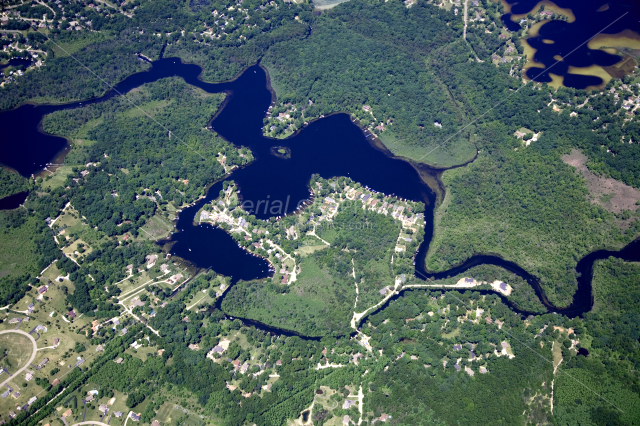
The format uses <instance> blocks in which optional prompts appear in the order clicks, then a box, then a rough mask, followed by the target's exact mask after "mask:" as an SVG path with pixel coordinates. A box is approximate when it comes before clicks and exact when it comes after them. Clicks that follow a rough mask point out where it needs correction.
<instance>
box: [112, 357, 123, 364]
mask: <svg viewBox="0 0 640 426" xmlns="http://www.w3.org/2000/svg"><path fill="white" fill-rule="evenodd" d="M122 361H124V360H123V359H122V358H118V359H116V360H115V361H113V362H115V363H116V364H122Z"/></svg>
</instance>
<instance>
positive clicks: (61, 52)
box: [51, 32, 111, 58]
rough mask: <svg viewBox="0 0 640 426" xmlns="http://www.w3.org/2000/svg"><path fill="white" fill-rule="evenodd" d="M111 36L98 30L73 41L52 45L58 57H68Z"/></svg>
mask: <svg viewBox="0 0 640 426" xmlns="http://www.w3.org/2000/svg"><path fill="white" fill-rule="evenodd" d="M110 38H111V37H109V36H108V35H106V34H105V33H97V32H86V33H85V34H83V37H79V36H77V37H75V38H74V40H73V41H68V42H60V43H57V44H55V45H53V44H52V45H51V49H53V52H54V54H55V56H56V57H60V58H63V57H66V56H69V55H73V54H74V53H76V52H78V51H79V50H81V49H84V48H85V47H87V46H89V45H91V44H95V43H98V42H101V41H106V40H109V39H110Z"/></svg>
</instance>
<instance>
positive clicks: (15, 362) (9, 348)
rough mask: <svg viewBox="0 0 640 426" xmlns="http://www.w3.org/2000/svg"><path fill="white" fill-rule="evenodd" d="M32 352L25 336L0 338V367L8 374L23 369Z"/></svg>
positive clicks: (8, 335) (29, 341)
mask: <svg viewBox="0 0 640 426" xmlns="http://www.w3.org/2000/svg"><path fill="white" fill-rule="evenodd" d="M32 352H33V345H32V344H31V340H29V338H28V337H27V336H23V335H21V334H17V333H16V334H5V335H3V336H0V365H2V366H4V367H7V368H8V369H9V371H10V372H15V371H16V370H18V369H20V368H22V367H24V366H25V365H26V364H27V361H28V360H29V358H30V357H31V354H32Z"/></svg>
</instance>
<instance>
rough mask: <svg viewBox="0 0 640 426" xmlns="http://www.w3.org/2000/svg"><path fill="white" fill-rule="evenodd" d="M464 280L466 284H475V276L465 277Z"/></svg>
mask: <svg viewBox="0 0 640 426" xmlns="http://www.w3.org/2000/svg"><path fill="white" fill-rule="evenodd" d="M464 282H465V284H473V278H465V279H464Z"/></svg>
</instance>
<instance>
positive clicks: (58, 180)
mask: <svg viewBox="0 0 640 426" xmlns="http://www.w3.org/2000/svg"><path fill="white" fill-rule="evenodd" d="M73 167H74V166H60V167H58V168H57V169H56V171H55V172H53V175H50V176H47V177H46V178H45V179H44V181H43V182H42V187H43V188H47V189H55V188H59V187H61V186H62V185H64V182H65V181H66V180H67V176H69V175H70V174H71V173H73V171H72V169H73Z"/></svg>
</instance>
